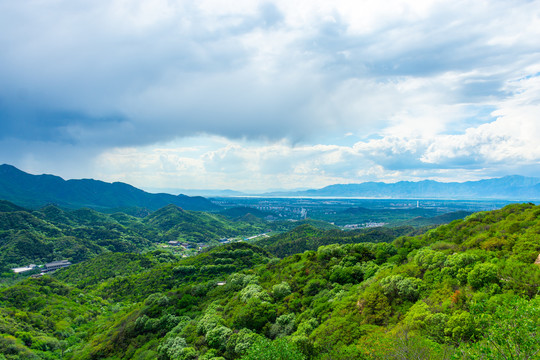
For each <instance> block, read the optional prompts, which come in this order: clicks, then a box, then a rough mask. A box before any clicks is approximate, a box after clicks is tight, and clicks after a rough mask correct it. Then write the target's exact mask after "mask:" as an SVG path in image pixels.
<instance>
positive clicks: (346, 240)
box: [256, 224, 423, 258]
mask: <svg viewBox="0 0 540 360" xmlns="http://www.w3.org/2000/svg"><path fill="white" fill-rule="evenodd" d="M421 232H423V231H422V230H418V229H415V228H413V227H410V226H402V227H394V228H387V227H377V228H368V229H359V230H352V231H341V230H338V229H331V230H324V229H320V228H316V227H314V226H312V225H310V224H303V225H300V226H298V227H296V228H294V229H293V230H291V231H288V232H286V233H283V234H278V235H274V236H272V237H269V238H265V239H262V240H259V241H257V242H256V244H257V245H258V246H261V247H262V248H264V249H266V250H268V251H269V252H270V253H272V254H274V255H275V256H277V257H280V258H284V257H287V256H290V255H294V254H301V253H303V252H305V251H307V250H317V249H318V248H319V247H320V246H324V245H331V244H357V243H367V242H370V243H380V242H391V241H392V240H394V239H395V238H396V237H398V236H402V235H415V234H418V233H421Z"/></svg>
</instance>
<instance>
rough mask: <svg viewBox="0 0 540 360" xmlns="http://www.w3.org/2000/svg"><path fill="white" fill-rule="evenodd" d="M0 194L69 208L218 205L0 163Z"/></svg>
mask: <svg viewBox="0 0 540 360" xmlns="http://www.w3.org/2000/svg"><path fill="white" fill-rule="evenodd" d="M0 198H2V199H5V200H8V201H11V202H13V203H15V204H17V205H21V206H25V207H30V208H39V207H42V206H44V205H46V204H50V203H53V204H57V205H58V206H60V207H65V208H71V209H75V208H81V207H89V208H93V209H96V210H107V209H117V208H127V207H141V208H147V209H150V210H157V209H159V208H162V207H164V206H166V205H168V204H174V205H177V206H181V207H182V208H184V209H187V210H204V211H212V210H217V209H219V206H217V205H215V204H213V203H212V202H210V201H209V200H208V199H205V198H203V197H190V196H187V195H178V196H175V195H170V194H151V193H147V192H145V191H143V190H140V189H138V188H136V187H133V186H131V185H128V184H125V183H121V182H114V183H107V182H103V181H99V180H93V179H81V180H64V179H62V178H61V177H58V176H54V175H31V174H28V173H25V172H24V171H21V170H19V169H17V168H15V167H14V166H11V165H6V164H4V165H0Z"/></svg>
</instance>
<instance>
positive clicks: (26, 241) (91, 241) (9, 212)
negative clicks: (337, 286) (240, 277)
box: [0, 201, 268, 272]
mask: <svg viewBox="0 0 540 360" xmlns="http://www.w3.org/2000/svg"><path fill="white" fill-rule="evenodd" d="M267 228H268V225H267V224H266V223H265V222H262V223H256V224H252V223H248V222H245V221H241V220H238V221H235V220H230V219H228V218H226V217H224V216H221V215H216V214H210V213H205V212H198V211H188V210H183V209H181V208H179V207H177V206H175V205H169V206H166V207H164V208H162V209H160V210H158V211H156V212H153V213H151V214H150V215H147V216H146V217H144V218H139V217H134V216H130V215H127V214H124V213H114V214H103V213H100V212H97V211H95V210H92V209H88V208H82V209H78V210H72V211H65V210H62V209H60V208H58V207H56V206H54V205H48V206H46V207H44V208H42V209H40V210H37V211H31V210H27V209H24V208H21V207H19V206H17V205H14V204H12V203H10V202H7V201H0V272H2V271H4V272H5V271H7V270H8V269H9V268H12V267H16V266H23V265H27V264H31V263H33V264H43V263H45V262H50V261H54V260H61V259H68V260H70V261H71V262H74V263H78V262H81V261H84V260H87V259H91V258H93V257H94V256H96V255H99V254H105V253H109V252H141V251H146V250H152V249H155V248H156V244H160V243H166V242H168V241H171V240H174V241H184V242H188V243H192V244H198V243H204V244H218V242H217V240H218V239H220V238H223V237H230V236H249V235H255V234H259V233H261V232H263V231H265V230H266V229H267Z"/></svg>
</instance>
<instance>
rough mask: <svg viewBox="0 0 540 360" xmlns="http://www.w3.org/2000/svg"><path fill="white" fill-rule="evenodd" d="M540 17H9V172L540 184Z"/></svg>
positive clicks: (7, 3)
mask: <svg viewBox="0 0 540 360" xmlns="http://www.w3.org/2000/svg"><path fill="white" fill-rule="evenodd" d="M539 39H540V1H534V0H533V1H525V0H513V1H507V0H504V1H497V0H470V1H469V0H450V1H446V0H439V1H437V0H434V1H430V0H411V1H397V0H387V1H379V0H373V1H372V0H360V1H353V0H347V1H340V0H333V1H328V0H323V1H320V0H306V1H304V0H299V1H294V2H292V1H286V0H283V1H281V0H276V1H256V0H235V1H218V0H215V1H214V0H198V1H187V0H186V1H182V0H179V1H177V0H152V1H138V0H92V1H83V0H24V1H13V0H0V163H8V164H12V165H15V166H17V167H18V168H20V169H22V170H24V171H27V172H31V173H34V174H41V173H52V174H56V175H59V176H62V177H64V178H66V179H70V178H95V179H100V180H104V181H111V182H112V181H123V182H127V183H130V184H133V185H135V186H138V187H141V188H144V189H157V188H168V189H171V188H178V189H234V190H265V189H277V188H318V187H323V186H326V185H329V184H333V183H353V182H363V181H372V180H376V181H385V182H394V181H399V180H413V181H417V180H423V179H434V180H439V181H466V180H476V179H480V178H490V177H499V176H504V175H510V174H520V175H526V176H540V41H539Z"/></svg>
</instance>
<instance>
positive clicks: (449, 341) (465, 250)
mask: <svg viewBox="0 0 540 360" xmlns="http://www.w3.org/2000/svg"><path fill="white" fill-rule="evenodd" d="M163 213H165V214H166V217H171V216H177V217H181V216H183V214H182V213H181V211H180V210H179V209H175V208H170V207H169V208H166V209H164V210H163ZM83 218H87V216H83ZM120 218H122V217H120ZM98 220H99V219H98ZM126 220H129V218H127V219H124V221H126ZM157 220H158V219H155V221H156V223H155V226H161V229H162V230H161V231H166V230H167V229H171V226H170V224H167V222H166V221H157ZM140 221H141V223H142V222H143V220H140ZM21 223H22V225H21V226H26V224H32V222H31V221H26V222H24V221H22V220H21ZM539 233H540V206H534V205H532V204H514V205H509V206H507V207H505V208H503V209H501V210H496V211H490V212H481V213H475V214H472V215H470V216H468V217H466V218H465V219H458V220H455V221H453V222H451V223H450V224H446V225H442V226H439V227H438V228H435V229H432V230H429V231H428V232H426V233H423V234H419V235H416V236H398V235H399V234H397V233H396V234H394V235H395V236H397V237H393V238H388V239H387V240H388V241H381V242H358V241H351V243H339V242H340V240H343V238H346V237H347V236H349V237H350V238H351V240H356V239H355V237H360V236H361V235H363V234H364V233H362V232H356V231H355V232H353V231H350V232H337V231H324V230H320V229H315V228H313V227H310V226H302V227H300V228H297V229H295V230H294V231H292V232H290V233H288V234H283V236H282V237H281V238H280V237H277V238H274V239H273V241H269V243H268V244H265V243H264V242H261V244H263V245H265V246H270V245H271V244H272V243H273V242H274V243H276V242H279V241H281V240H287V239H288V240H290V241H296V240H300V239H304V240H305V241H306V244H308V245H309V244H311V243H312V242H314V241H315V240H316V239H331V238H334V239H335V240H336V242H338V243H333V244H329V245H323V246H319V247H318V248H317V249H316V250H307V251H303V252H301V253H296V254H294V255H291V256H287V257H285V258H283V259H279V258H274V257H272V255H270V253H269V252H267V251H266V250H264V249H263V248H261V247H258V246H255V245H252V244H248V243H234V244H228V245H226V246H217V247H214V248H211V249H208V250H207V251H205V252H203V253H201V254H199V255H197V256H194V257H189V258H185V259H180V258H177V257H175V256H174V255H171V254H170V253H164V252H162V251H151V252H147V253H144V254H122V253H116V254H112V253H105V254H102V255H99V256H97V257H94V258H92V259H89V260H87V261H84V262H81V263H80V264H77V265H74V266H71V267H69V268H65V269H62V270H59V271H58V272H56V273H55V274H54V275H53V276H44V277H42V278H39V279H26V280H23V281H20V282H17V283H15V284H11V285H7V284H5V285H1V284H0V305H1V306H0V359H4V358H5V359H9V360H11V359H167V360H168V359H171V360H172V359H183V360H186V359H192V360H195V359H200V360H223V359H226V360H229V359H231V360H232V359H242V360H255V359H262V360H264V359H281V360H330V359H359V360H382V359H433V360H439V359H440V360H450V359H497V360H499V359H538V355H539V354H540V353H539V350H538V349H540V337H539V336H538V333H539V330H540V295H539V293H538V289H539V288H540V266H538V265H537V264H535V259H536V258H537V257H538V254H539V253H540V238H539V237H538V234H539ZM364 235H366V234H364ZM342 237H343V238H342ZM271 239H272V238H270V239H267V240H271ZM265 241H266V240H265ZM290 241H289V242H290ZM299 250H301V249H299Z"/></svg>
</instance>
